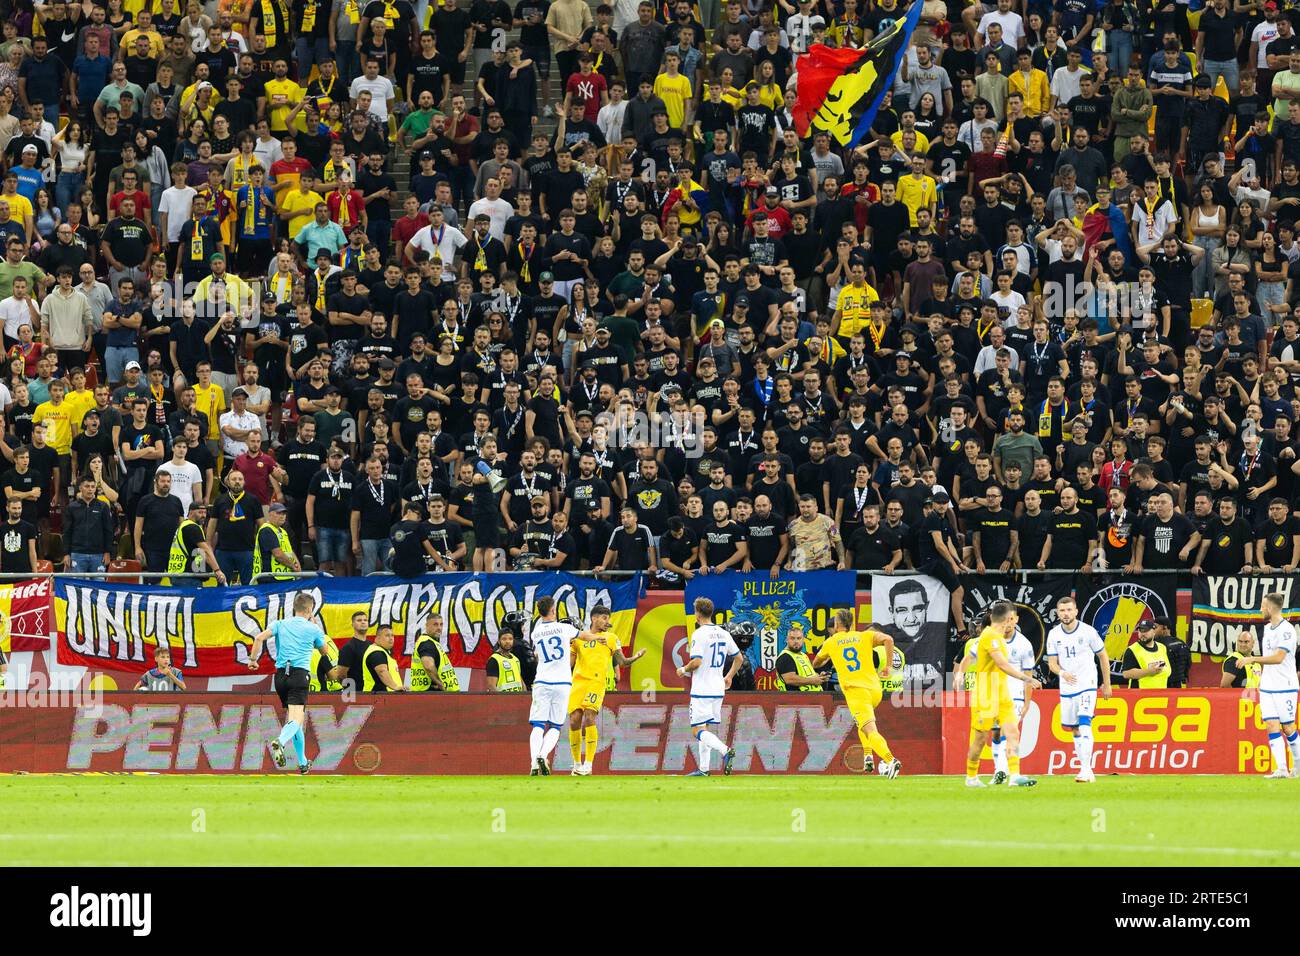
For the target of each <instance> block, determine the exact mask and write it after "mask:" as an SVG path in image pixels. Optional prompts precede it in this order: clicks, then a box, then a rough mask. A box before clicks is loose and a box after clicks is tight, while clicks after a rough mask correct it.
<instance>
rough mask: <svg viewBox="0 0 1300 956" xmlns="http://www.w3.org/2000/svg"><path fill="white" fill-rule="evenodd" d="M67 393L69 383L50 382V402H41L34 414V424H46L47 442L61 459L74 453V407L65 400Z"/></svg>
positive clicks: (61, 380) (57, 380)
mask: <svg viewBox="0 0 1300 956" xmlns="http://www.w3.org/2000/svg"><path fill="white" fill-rule="evenodd" d="M67 391H68V384H67V382H65V381H64V380H63V379H61V378H56V379H55V380H54V381H52V382H50V400H49V401H48V402H41V404H39V405H37V406H36V411H34V412H33V413H32V422H33V423H36V422H44V423H45V438H46V441H47V442H48V443H49V446H50V447H51V448H53V449H54V450H55V451H56V452H58V454H59V457H61V458H62V457H66V456H68V455H70V454H71V453H72V407H71V406H70V405H69V404H68V403H67V402H65V401H64V400H63V396H64V395H66V394H67ZM65 467H66V465H65ZM64 474H67V472H66V471H65V472H64Z"/></svg>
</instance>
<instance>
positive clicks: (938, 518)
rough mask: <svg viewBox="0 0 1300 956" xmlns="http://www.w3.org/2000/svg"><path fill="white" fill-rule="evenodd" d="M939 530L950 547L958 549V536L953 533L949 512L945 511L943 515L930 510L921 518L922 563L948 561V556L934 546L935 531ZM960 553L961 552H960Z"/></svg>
mask: <svg viewBox="0 0 1300 956" xmlns="http://www.w3.org/2000/svg"><path fill="white" fill-rule="evenodd" d="M936 531H938V532H939V534H940V536H941V537H942V538H943V540H944V541H946V542H947V543H948V546H949V548H951V549H952V550H954V551H956V550H957V548H956V537H955V536H954V535H953V530H952V522H951V521H949V520H948V513H947V512H946V511H945V512H944V513H943V514H942V515H940V514H938V513H937V512H933V511H932V512H930V513H929V514H927V515H926V516H925V517H924V518H922V519H921V529H920V547H919V550H920V552H921V563H922V564H927V563H929V562H930V561H942V562H944V563H945V564H946V563H947V560H948V559H947V558H944V557H940V555H939V552H938V551H937V550H936V549H935V546H934V532H936ZM958 553H960V552H958Z"/></svg>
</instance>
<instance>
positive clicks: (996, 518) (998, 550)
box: [969, 508, 1055, 571]
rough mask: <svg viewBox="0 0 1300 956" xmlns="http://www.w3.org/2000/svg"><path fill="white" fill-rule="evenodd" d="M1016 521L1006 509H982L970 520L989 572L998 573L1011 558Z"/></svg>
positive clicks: (981, 555)
mask: <svg viewBox="0 0 1300 956" xmlns="http://www.w3.org/2000/svg"><path fill="white" fill-rule="evenodd" d="M1015 521H1016V519H1015V516H1014V515H1013V514H1012V513H1011V512H1010V511H1008V510H1007V509H1006V508H999V509H998V510H997V511H990V510H989V509H988V508H981V509H980V510H979V511H978V512H977V513H976V516H975V517H974V518H972V519H971V520H970V523H969V527H970V530H971V532H972V533H974V532H976V531H978V532H979V533H980V557H981V558H982V559H983V561H984V566H985V567H986V568H987V569H988V570H990V571H997V570H998V568H999V566H1000V565H1001V564H1002V562H1003V561H1006V560H1007V559H1008V558H1009V557H1010V556H1011V531H1012V529H1013V528H1014V527H1015ZM1053 548H1055V546H1053Z"/></svg>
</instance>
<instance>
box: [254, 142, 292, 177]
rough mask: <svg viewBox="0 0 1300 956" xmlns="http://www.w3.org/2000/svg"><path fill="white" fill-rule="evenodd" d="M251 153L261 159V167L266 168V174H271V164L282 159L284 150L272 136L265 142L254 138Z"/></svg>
mask: <svg viewBox="0 0 1300 956" xmlns="http://www.w3.org/2000/svg"><path fill="white" fill-rule="evenodd" d="M253 155H254V156H256V157H257V158H258V159H260V160H261V161H262V168H263V169H265V170H266V172H267V175H268V176H269V175H270V174H271V164H272V163H278V162H279V161H280V160H282V159H284V150H283V149H282V148H281V147H280V141H279V140H278V139H276V138H275V137H274V136H272V137H271V138H270V139H268V140H267V141H266V142H262V140H260V139H259V140H255V141H254V142H253Z"/></svg>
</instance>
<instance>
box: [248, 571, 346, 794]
mask: <svg viewBox="0 0 1300 956" xmlns="http://www.w3.org/2000/svg"><path fill="white" fill-rule="evenodd" d="M315 610H316V602H315V600H314V599H313V598H312V596H311V595H310V594H299V595H297V596H296V597H295V598H294V599H293V617H290V618H286V619H285V620H283V621H276V622H275V623H274V624H272V625H271V626H270V627H268V628H267V629H266V630H264V631H263V632H262V633H260V634H258V635H257V637H256V639H254V641H253V651H252V653H251V654H250V655H249V659H248V669H249V670H250V671H255V670H257V661H258V658H260V657H261V656H262V648H263V646H264V645H265V644H266V641H267V639H268V638H272V637H274V638H275V692H276V693H277V694H279V695H280V703H281V704H283V705H284V707H285V710H286V711H287V716H288V718H289V719H288V720H286V721H285V724H284V727H282V728H281V729H280V736H279V737H277V738H276V739H275V740H273V741H271V756H272V757H274V758H275V765H276V766H277V767H283V766H284V765H285V763H286V761H285V757H284V745H285V744H287V743H288V742H289V741H290V740H292V741H293V749H294V752H295V753H296V754H297V755H298V772H299V773H306V772H307V771H309V770H310V769H311V762H310V761H309V760H308V759H307V736H306V733H305V732H304V729H303V727H304V721H305V717H306V714H305V713H304V708H305V707H306V704H307V686H308V684H309V683H310V681H311V672H310V671H309V670H308V669H307V668H308V665H309V664H310V663H311V653H312V651H313V650H315V649H316V648H318V647H320V648H324V650H325V654H326V656H327V657H328V658H329V661H330V665H331V666H334V665H337V664H338V649H337V648H336V647H335V646H334V644H333V642H332V641H330V640H329V639H328V638H326V637H325V632H324V631H322V630H321V629H320V628H319V627H318V626H317V625H316V622H315V621H313V620H312V616H313V615H314V613H315Z"/></svg>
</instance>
